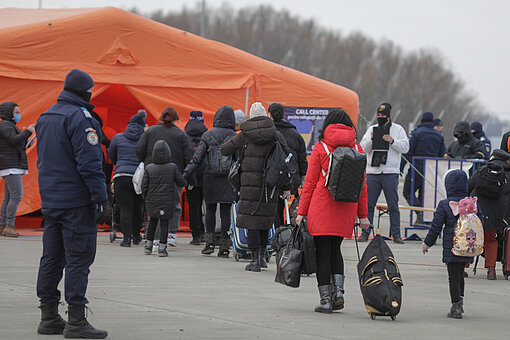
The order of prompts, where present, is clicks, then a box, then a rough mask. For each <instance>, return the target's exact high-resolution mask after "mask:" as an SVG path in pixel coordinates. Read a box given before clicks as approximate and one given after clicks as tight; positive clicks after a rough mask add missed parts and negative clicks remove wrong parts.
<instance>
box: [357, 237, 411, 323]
mask: <svg viewBox="0 0 510 340" xmlns="http://www.w3.org/2000/svg"><path fill="white" fill-rule="evenodd" d="M355 240H356V249H357V250H358V260H359V262H358V265H357V268H358V277H359V283H360V288H361V294H362V295H363V301H364V303H365V308H366V310H367V312H368V314H369V315H370V318H371V319H372V320H375V318H376V316H389V317H391V319H392V320H395V319H396V317H397V314H398V313H399V312H400V307H401V305H402V286H403V285H404V284H403V281H402V276H401V275H400V271H399V269H398V266H397V263H396V262H395V259H394V257H393V253H392V252H391V249H390V247H389V246H388V245H387V244H386V242H385V241H384V239H383V238H382V236H381V235H380V234H379V233H377V235H375V237H374V238H373V239H372V241H371V242H370V243H369V244H368V246H367V247H366V248H365V251H364V253H363V256H362V257H361V259H360V258H359V249H358V240H357V238H356V234H355Z"/></svg>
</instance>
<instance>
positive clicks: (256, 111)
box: [250, 102, 267, 118]
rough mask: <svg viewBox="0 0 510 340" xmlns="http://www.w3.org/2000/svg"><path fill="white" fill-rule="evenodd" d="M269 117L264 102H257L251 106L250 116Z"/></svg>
mask: <svg viewBox="0 0 510 340" xmlns="http://www.w3.org/2000/svg"><path fill="white" fill-rule="evenodd" d="M255 117H267V112H266V109H265V108H264V106H263V105H262V103H259V102H255V103H253V104H252V105H251V108H250V118H255Z"/></svg>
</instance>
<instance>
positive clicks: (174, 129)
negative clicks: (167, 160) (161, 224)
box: [136, 106, 193, 247]
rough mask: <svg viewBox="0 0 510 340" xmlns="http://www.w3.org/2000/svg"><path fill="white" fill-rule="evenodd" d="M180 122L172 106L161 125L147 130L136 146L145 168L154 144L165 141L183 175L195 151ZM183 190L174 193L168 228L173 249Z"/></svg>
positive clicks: (162, 116)
mask: <svg viewBox="0 0 510 340" xmlns="http://www.w3.org/2000/svg"><path fill="white" fill-rule="evenodd" d="M178 120H179V115H178V114H177V111H175V109H174V108H173V107H171V106H168V107H167V108H165V109H164V110H163V112H161V116H160V117H159V121H160V122H161V123H159V124H157V125H154V126H151V127H150V128H149V129H147V130H146V131H145V132H144V133H143V134H142V137H140V140H139V141H138V143H137V144H136V156H137V157H138V160H139V161H140V162H144V164H145V166H147V165H149V164H150V163H152V151H153V149H154V144H156V142H157V141H158V140H164V141H165V142H166V143H167V144H168V146H169V147H170V150H171V151H172V154H171V157H172V158H171V162H172V163H174V164H175V165H177V168H178V169H179V172H181V173H183V171H184V168H185V167H186V165H187V164H188V163H189V162H190V161H191V157H192V156H193V149H192V147H191V143H190V141H189V138H188V137H187V136H186V134H185V133H184V131H182V130H181V129H180V128H179V127H178V126H177V125H175V123H176V122H177V121H178ZM182 189H183V188H182V187H181V188H178V187H175V190H174V191H173V193H174V195H175V197H174V199H173V200H172V201H173V202H175V207H174V213H173V215H172V216H173V217H172V219H171V220H170V222H169V226H168V232H169V234H168V245H170V246H172V247H176V246H177V230H179V221H180V218H181V213H182V209H181V195H182Z"/></svg>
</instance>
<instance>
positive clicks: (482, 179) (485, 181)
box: [475, 163, 507, 200]
mask: <svg viewBox="0 0 510 340" xmlns="http://www.w3.org/2000/svg"><path fill="white" fill-rule="evenodd" d="M479 171H480V172H479V173H478V179H477V180H476V184H475V191H476V195H477V196H481V197H485V198H488V199H491V200H496V199H498V198H499V197H500V196H501V190H502V188H503V185H504V184H506V182H507V180H506V175H505V170H504V169H503V167H502V166H500V165H497V164H490V163H489V164H486V165H484V166H482V167H481V168H480V170H479Z"/></svg>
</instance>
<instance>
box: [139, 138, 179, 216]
mask: <svg viewBox="0 0 510 340" xmlns="http://www.w3.org/2000/svg"><path fill="white" fill-rule="evenodd" d="M170 158H171V151H170V148H169V147H168V144H167V143H166V142H165V141H162V140H158V141H157V142H156V143H155V144H154V150H153V152H152V162H151V164H149V165H147V166H146V167H145V172H144V174H143V179H142V196H143V198H144V200H145V206H146V208H147V215H148V216H149V217H157V218H164V219H171V218H172V217H173V215H174V208H175V202H174V201H173V200H174V183H175V184H177V185H178V186H180V187H183V186H185V185H186V181H185V180H184V179H183V178H182V175H181V173H180V172H179V169H178V168H177V166H176V165H175V164H174V163H171V162H170Z"/></svg>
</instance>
